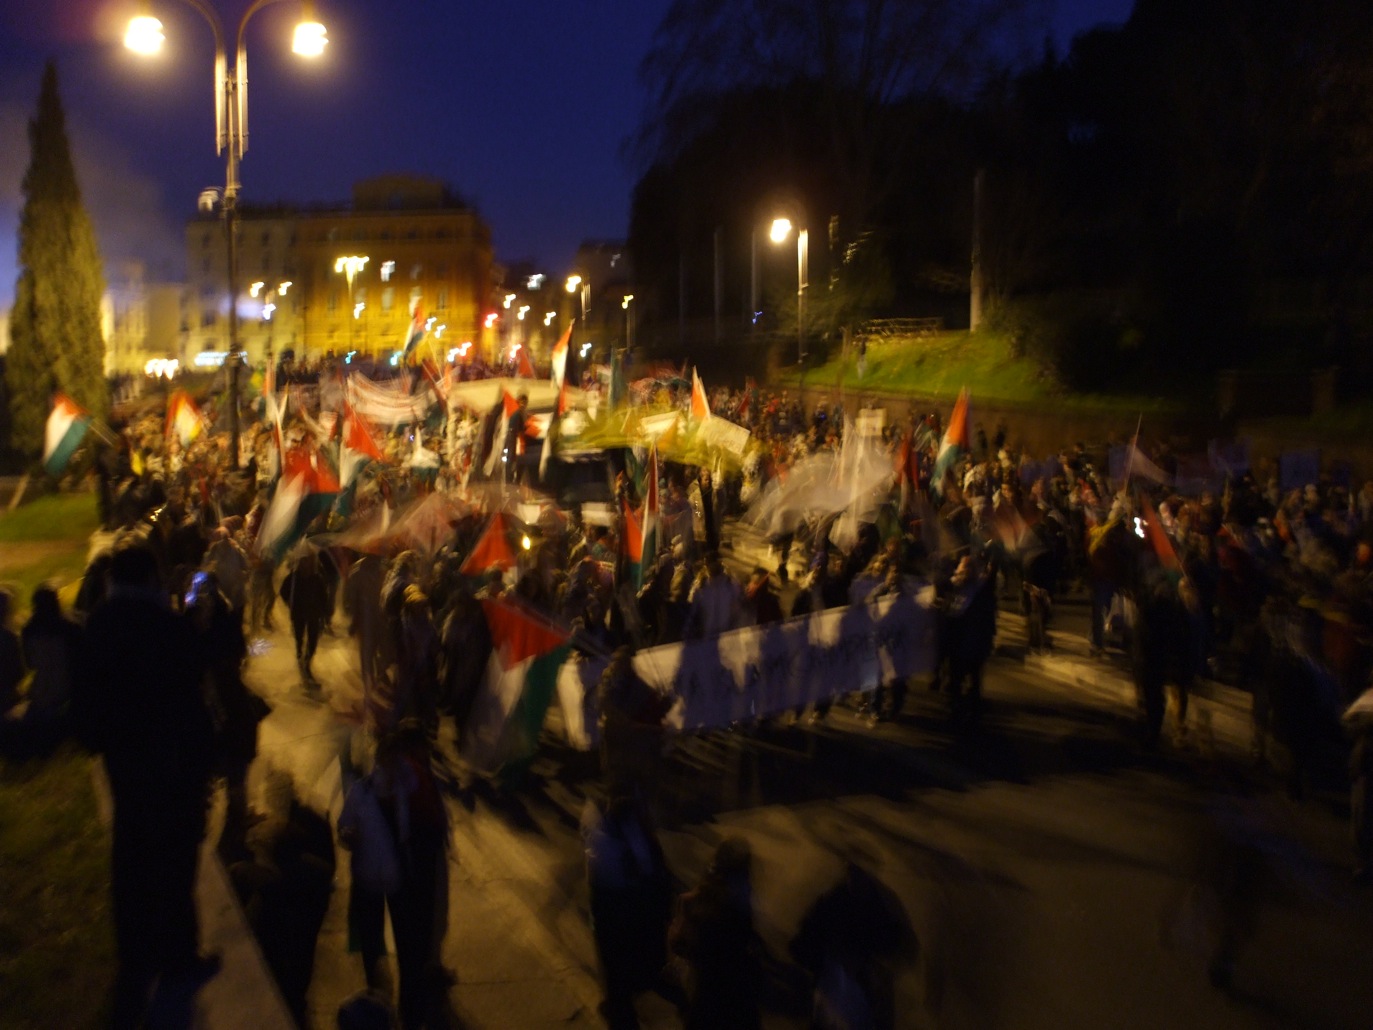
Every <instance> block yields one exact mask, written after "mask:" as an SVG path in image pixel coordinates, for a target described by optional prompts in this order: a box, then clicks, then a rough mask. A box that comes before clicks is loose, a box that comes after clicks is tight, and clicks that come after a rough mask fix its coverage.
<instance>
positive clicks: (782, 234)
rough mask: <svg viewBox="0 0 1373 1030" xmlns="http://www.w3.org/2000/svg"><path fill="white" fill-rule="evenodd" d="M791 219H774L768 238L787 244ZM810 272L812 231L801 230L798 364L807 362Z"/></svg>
mask: <svg viewBox="0 0 1373 1030" xmlns="http://www.w3.org/2000/svg"><path fill="white" fill-rule="evenodd" d="M791 229H792V225H791V219H790V218H774V219H773V220H772V228H771V229H769V231H768V237H769V238H770V239H771V240H772V242H773V243H778V244H780V243H785V242H786V241H787V237H788V236H790V235H791ZM809 270H810V230H809V229H801V230H799V231H798V232H797V234H796V363H797V364H798V365H801V364H804V363H805V360H806V330H805V326H806V286H807V282H806V279H807V278H808V275H809Z"/></svg>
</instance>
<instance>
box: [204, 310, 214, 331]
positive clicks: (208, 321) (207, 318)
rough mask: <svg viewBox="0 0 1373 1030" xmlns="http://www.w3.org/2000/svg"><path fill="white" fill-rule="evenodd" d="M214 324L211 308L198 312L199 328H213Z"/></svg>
mask: <svg viewBox="0 0 1373 1030" xmlns="http://www.w3.org/2000/svg"><path fill="white" fill-rule="evenodd" d="M214 325H215V313H214V311H213V310H210V309H207V310H205V311H202V312H201V313H200V328H202V329H213V328H214Z"/></svg>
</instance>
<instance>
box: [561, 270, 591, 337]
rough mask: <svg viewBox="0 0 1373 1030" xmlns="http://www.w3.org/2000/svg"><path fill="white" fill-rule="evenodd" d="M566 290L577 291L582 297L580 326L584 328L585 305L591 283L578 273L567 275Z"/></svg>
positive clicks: (589, 297) (588, 298)
mask: <svg viewBox="0 0 1373 1030" xmlns="http://www.w3.org/2000/svg"><path fill="white" fill-rule="evenodd" d="M567 292H568V293H579V294H581V298H582V328H583V329H585V328H586V307H587V303H588V302H589V301H590V299H591V283H590V282H588V281H587V280H585V279H583V278H582V277H581V276H580V275H569V276H568V277H567Z"/></svg>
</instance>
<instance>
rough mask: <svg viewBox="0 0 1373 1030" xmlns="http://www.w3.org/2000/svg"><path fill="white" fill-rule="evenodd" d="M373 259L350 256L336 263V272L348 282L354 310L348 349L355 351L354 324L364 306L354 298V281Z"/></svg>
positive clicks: (350, 302)
mask: <svg viewBox="0 0 1373 1030" xmlns="http://www.w3.org/2000/svg"><path fill="white" fill-rule="evenodd" d="M370 260H371V258H369V257H366V256H365V255H358V254H349V255H347V256H346V257H341V258H339V259H338V260H337V261H335V262H334V271H335V272H336V273H338V274H339V275H342V276H343V278H345V279H346V280H348V304H349V306H350V307H351V308H352V317H351V318H350V319H349V321H348V349H349V350H350V351H351V350H353V349H354V348H353V323H354V322H356V321H357V320H358V318H359V316H361V314H362V309H363V307H364V305H362V304H358V303H357V302H356V301H355V300H354V298H353V280H354V279H356V278H357V277H358V273H359V272H361V271H362V270H363V269H364V268H366V267H367V262H368V261H370Z"/></svg>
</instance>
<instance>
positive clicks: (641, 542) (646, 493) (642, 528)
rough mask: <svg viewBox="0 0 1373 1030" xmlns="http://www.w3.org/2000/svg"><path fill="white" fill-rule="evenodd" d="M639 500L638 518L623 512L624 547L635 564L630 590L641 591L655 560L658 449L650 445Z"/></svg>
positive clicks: (656, 546) (656, 550) (656, 548)
mask: <svg viewBox="0 0 1373 1030" xmlns="http://www.w3.org/2000/svg"><path fill="white" fill-rule="evenodd" d="M642 496H643V499H644V503H643V505H642V506H641V507H640V509H639V515H638V516H637V517H635V516H634V515H633V513H631V512H629V511H628V510H626V512H625V543H626V546H627V547H628V548H629V560H630V561H631V562H634V563H635V571H634V586H635V589H638V590H642V589H643V586H644V580H645V579H646V578H647V573H648V569H649V568H650V567H651V566H652V565H653V563H654V561H655V560H656V559H657V557H658V445H657V444H656V443H654V444H652V445H650V447H649V449H648V460H647V461H646V462H645V463H644V478H643V488H642Z"/></svg>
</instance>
